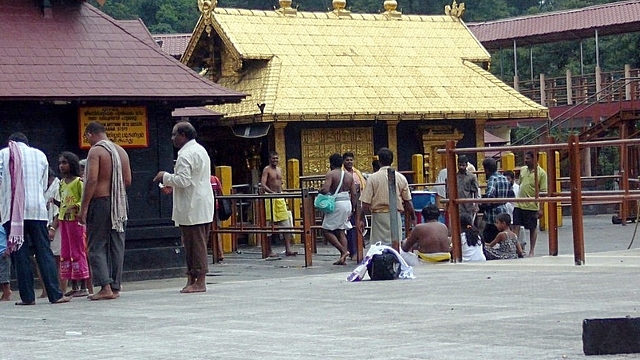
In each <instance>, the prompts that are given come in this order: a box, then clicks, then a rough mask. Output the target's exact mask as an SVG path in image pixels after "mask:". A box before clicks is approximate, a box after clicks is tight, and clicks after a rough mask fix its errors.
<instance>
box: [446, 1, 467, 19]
mask: <svg viewBox="0 0 640 360" xmlns="http://www.w3.org/2000/svg"><path fill="white" fill-rule="evenodd" d="M465 10H466V9H465V7H464V3H460V5H458V3H457V2H456V0H453V3H451V5H447V6H445V7H444V14H445V15H448V16H451V17H453V18H456V19H460V18H462V15H464V12H465Z"/></svg>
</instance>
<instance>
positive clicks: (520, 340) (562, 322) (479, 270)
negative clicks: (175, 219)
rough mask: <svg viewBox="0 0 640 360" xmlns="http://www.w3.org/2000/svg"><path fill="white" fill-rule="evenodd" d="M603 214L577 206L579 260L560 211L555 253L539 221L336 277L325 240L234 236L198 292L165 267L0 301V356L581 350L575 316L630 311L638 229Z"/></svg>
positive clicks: (460, 355) (352, 355) (435, 355)
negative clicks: (524, 234)
mask: <svg viewBox="0 0 640 360" xmlns="http://www.w3.org/2000/svg"><path fill="white" fill-rule="evenodd" d="M610 219H611V217H610V215H608V216H590V217H586V218H585V236H586V239H585V242H586V246H585V248H586V251H587V255H586V263H585V265H583V266H575V265H573V255H572V254H573V250H572V247H571V244H572V236H571V225H570V222H569V219H567V218H565V219H564V220H565V221H564V226H563V227H562V228H561V229H560V256H557V257H549V256H543V255H544V254H546V252H547V245H546V241H547V240H546V238H547V235H546V233H544V232H543V233H541V235H540V239H539V246H538V248H537V254H538V256H536V257H534V258H526V259H519V260H510V261H497V262H488V263H483V264H437V265H426V264H425V265H421V266H418V267H416V268H415V274H416V277H417V278H416V279H414V280H398V281H383V282H372V281H363V282H360V283H349V282H347V281H346V280H345V278H346V275H347V274H348V272H350V271H351V270H352V269H353V267H355V263H351V264H349V266H346V267H345V266H333V265H331V262H333V261H334V260H335V258H336V256H337V252H336V250H335V249H333V248H331V247H324V246H321V247H320V249H319V254H318V255H316V256H315V257H314V266H312V267H310V268H304V267H303V266H302V265H303V263H304V258H303V257H302V256H298V257H296V258H287V259H283V260H279V261H269V262H267V261H264V260H261V259H259V257H260V252H259V249H257V250H256V249H243V250H242V253H240V254H227V255H225V257H226V259H225V262H224V263H223V264H220V265H212V266H211V268H210V276H209V277H208V291H207V292H206V293H202V294H188V295H184V294H179V293H178V290H179V289H180V288H181V287H182V286H183V285H184V279H168V280H153V281H140V282H131V283H126V284H124V291H123V294H122V297H121V298H120V299H118V300H111V301H97V302H91V301H87V300H85V299H74V300H73V301H72V302H71V303H69V304H62V305H50V304H48V303H47V302H38V304H37V305H35V306H29V307H18V306H15V305H13V303H12V302H11V303H2V304H0V322H1V323H2V326H3V328H4V331H3V332H1V333H0V343H1V344H2V347H1V348H0V358H1V359H55V358H80V359H183V358H184V359H345V358H346V359H575V358H583V357H586V356H585V355H584V354H583V352H582V339H581V336H582V321H583V320H584V319H587V318H604V317H625V316H631V317H639V316H640V303H639V298H640V294H639V291H638V287H639V286H638V285H639V284H640V280H639V279H638V275H639V274H640V240H638V241H636V242H635V246H634V247H633V248H632V249H631V250H626V248H627V245H628V244H629V241H630V239H631V236H632V234H633V231H634V228H635V224H628V225H627V226H620V225H612V224H611V221H610ZM14 298H15V299H17V295H16V294H14ZM590 358H594V357H590ZM595 358H603V359H640V354H628V355H611V356H599V357H595Z"/></svg>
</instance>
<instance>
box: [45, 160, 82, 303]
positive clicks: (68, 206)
mask: <svg viewBox="0 0 640 360" xmlns="http://www.w3.org/2000/svg"><path fill="white" fill-rule="evenodd" d="M79 162H80V159H78V156H76V155H75V154H74V153H71V152H68V151H64V152H62V154H60V157H59V159H58V164H59V165H58V166H59V168H60V174H61V175H62V181H60V199H61V200H60V214H59V216H58V226H59V227H60V233H61V235H62V239H61V240H62V241H61V249H60V277H61V278H62V279H65V280H71V282H72V284H71V285H72V290H71V291H69V292H68V293H66V294H65V296H73V297H80V296H87V295H89V291H88V290H87V288H86V284H85V280H86V279H88V278H89V265H88V262H87V253H86V250H85V243H84V232H85V229H84V226H82V225H80V223H79V222H78V214H79V213H80V202H81V201H82V189H83V185H82V179H81V178H80V164H79ZM53 230H55V229H53ZM79 287H80V288H79Z"/></svg>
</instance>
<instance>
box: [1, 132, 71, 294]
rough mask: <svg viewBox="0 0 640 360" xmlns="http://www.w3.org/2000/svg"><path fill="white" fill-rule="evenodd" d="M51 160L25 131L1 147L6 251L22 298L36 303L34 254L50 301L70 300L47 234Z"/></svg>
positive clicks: (15, 135)
mask: <svg viewBox="0 0 640 360" xmlns="http://www.w3.org/2000/svg"><path fill="white" fill-rule="evenodd" d="M48 176H49V163H48V161H47V157H46V156H45V154H44V153H43V152H42V151H40V150H38V149H35V148H32V147H30V146H29V141H28V140H27V137H26V136H25V135H24V134H23V133H13V134H12V135H11V136H9V147H7V148H4V149H2V150H0V223H2V226H4V230H5V232H6V233H7V234H8V239H7V250H6V251H7V252H8V253H9V254H11V260H12V261H13V264H14V265H15V269H16V278H17V280H18V289H19V290H20V300H21V301H18V302H17V303H16V305H35V303H36V296H35V292H34V291H33V270H32V262H31V257H32V256H33V255H35V257H36V262H37V264H38V268H39V269H40V274H41V275H42V281H43V282H44V286H45V289H46V290H47V297H48V298H49V301H50V302H51V303H64V302H68V301H69V300H70V299H71V298H69V297H67V296H64V295H63V294H62V291H61V290H60V286H59V284H58V271H57V270H56V263H55V260H54V258H53V252H51V245H50V243H49V236H48V234H47V200H46V199H45V197H44V191H45V189H46V188H47V178H48Z"/></svg>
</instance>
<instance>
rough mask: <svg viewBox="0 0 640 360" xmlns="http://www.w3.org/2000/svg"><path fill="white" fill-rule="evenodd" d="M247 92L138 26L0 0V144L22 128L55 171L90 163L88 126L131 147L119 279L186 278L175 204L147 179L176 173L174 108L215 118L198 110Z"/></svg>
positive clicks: (82, 7)
mask: <svg viewBox="0 0 640 360" xmlns="http://www.w3.org/2000/svg"><path fill="white" fill-rule="evenodd" d="M244 96H245V95H244V94H243V93H240V92H237V91H232V90H229V89H225V88H223V87H221V86H219V85H217V84H214V83H213V82H211V81H209V80H206V79H204V78H202V77H201V76H199V75H198V74H196V73H194V72H193V71H192V70H191V69H189V68H187V67H185V66H184V65H183V64H181V63H180V62H179V61H178V60H176V59H175V58H173V57H171V56H169V55H168V54H166V53H164V52H162V51H161V50H160V48H159V46H158V45H157V44H156V42H155V41H154V40H153V38H152V37H151V34H150V33H149V31H148V30H147V28H146V27H145V26H144V24H143V23H142V22H141V21H139V20H131V21H117V20H114V19H113V18H111V17H109V16H108V15H106V14H104V13H103V12H101V11H100V10H99V9H97V8H95V7H93V6H91V5H90V4H88V3H86V2H83V1H75V0H73V1H62V0H52V1H50V0H40V1H39V2H38V1H32V0H0V124H2V126H0V141H1V142H2V144H3V145H2V146H3V147H4V146H6V144H7V139H8V137H9V135H10V134H11V133H13V132H16V131H20V132H23V133H24V134H25V135H26V136H27V137H28V139H29V142H30V144H31V146H34V147H36V148H39V149H41V150H42V151H43V152H44V153H45V154H46V155H47V158H48V161H49V165H50V167H51V168H52V169H53V170H54V171H55V170H57V169H58V156H59V154H60V153H61V152H62V151H71V152H74V153H76V154H78V156H80V158H84V157H86V154H87V151H88V149H89V146H90V145H89V144H88V143H87V142H86V139H84V138H83V133H84V128H85V127H86V125H87V123H88V122H89V121H92V120H96V121H99V122H101V123H102V124H103V125H105V127H106V130H107V135H108V136H109V137H110V139H112V140H113V141H114V142H117V143H119V144H120V145H122V146H123V147H124V148H125V149H126V150H127V152H128V154H129V158H130V161H131V169H132V172H133V182H132V184H131V187H130V188H129V189H128V190H127V195H128V199H129V221H128V224H127V225H128V226H127V249H126V253H125V256H126V260H125V276H127V274H130V275H132V276H135V275H136V274H138V275H139V276H142V277H144V278H149V277H154V276H168V275H171V274H172V271H173V274H179V273H182V272H183V269H182V266H183V264H184V255H183V254H182V252H181V250H180V248H181V244H180V232H179V230H178V228H176V227H175V226H174V223H173V222H172V221H171V209H172V199H171V197H170V196H164V195H161V194H160V190H159V188H158V186H157V184H154V183H153V181H152V179H153V177H154V175H155V174H156V173H157V172H158V171H159V170H168V171H171V170H172V168H173V160H174V158H175V156H176V149H174V147H173V144H172V143H171V129H172V127H173V124H174V122H175V120H174V117H172V112H173V111H174V110H175V109H176V108H182V109H181V110H180V111H177V113H176V114H174V116H175V117H178V118H181V117H188V116H194V115H195V116H198V117H201V116H218V115H217V114H216V113H215V112H211V111H210V110H207V109H200V107H202V106H205V105H215V104H221V103H225V102H239V101H240V100H241V99H242V98H244ZM185 108H186V109H185ZM218 117H219V116H218ZM138 270H144V271H138ZM127 278H130V277H127Z"/></svg>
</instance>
